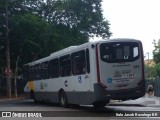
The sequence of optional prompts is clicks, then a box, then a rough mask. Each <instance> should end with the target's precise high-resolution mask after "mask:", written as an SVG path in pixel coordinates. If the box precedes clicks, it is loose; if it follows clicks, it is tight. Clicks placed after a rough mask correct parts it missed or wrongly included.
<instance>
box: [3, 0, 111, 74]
mask: <svg viewBox="0 0 160 120" xmlns="http://www.w3.org/2000/svg"><path fill="white" fill-rule="evenodd" d="M101 2H102V0H9V1H8V13H9V14H8V16H9V17H8V21H9V39H10V44H11V46H10V49H11V50H10V51H11V54H10V57H11V68H12V70H13V72H14V73H15V75H16V71H17V73H18V74H21V71H22V66H23V65H24V64H26V63H28V62H31V61H33V60H36V59H40V58H42V57H45V56H48V55H50V54H51V53H52V52H55V51H57V50H60V49H63V48H65V47H68V46H72V45H79V44H82V43H85V42H87V41H88V40H89V37H93V36H99V37H103V38H108V37H110V36H111V32H110V30H109V22H108V21H107V20H105V19H104V18H103V14H102V8H101ZM4 14H5V2H4V1H3V0H2V1H0V44H1V46H2V48H3V46H4V45H5V43H4V41H5V34H6V28H5V17H4ZM1 46H0V48H1ZM1 56H2V57H1ZM3 56H4V49H0V57H1V58H3ZM0 62H2V63H4V60H3V59H0ZM3 65H4V64H1V65H0V68H1V71H0V72H2V69H3V68H4V66H3ZM17 68H18V69H17Z"/></svg>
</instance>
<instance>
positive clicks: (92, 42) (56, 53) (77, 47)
mask: <svg viewBox="0 0 160 120" xmlns="http://www.w3.org/2000/svg"><path fill="white" fill-rule="evenodd" d="M104 41H107V42H123V41H128V42H133V41H137V42H138V41H139V40H136V39H130V38H116V39H101V40H98V41H89V42H87V43H84V44H81V45H78V46H70V47H67V48H64V49H62V50H59V51H57V52H54V53H51V54H50V56H47V57H44V58H42V59H39V60H36V61H33V62H30V63H27V64H25V65H29V66H30V65H35V64H39V63H41V62H44V61H48V60H50V59H52V58H54V57H56V56H60V55H63V54H65V53H67V52H68V53H69V52H72V51H75V50H77V49H80V48H85V47H87V46H89V45H91V44H94V45H95V44H97V43H99V42H104ZM25 65H24V66H25Z"/></svg>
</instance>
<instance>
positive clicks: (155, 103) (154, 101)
mask: <svg viewBox="0 0 160 120" xmlns="http://www.w3.org/2000/svg"><path fill="white" fill-rule="evenodd" d="M108 106H143V107H160V97H155V96H150V97H148V96H147V95H145V96H144V97H141V98H138V99H135V100H127V101H117V100H116V101H115V100H112V101H111V102H110V103H109V104H108Z"/></svg>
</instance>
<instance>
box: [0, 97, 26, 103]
mask: <svg viewBox="0 0 160 120" xmlns="http://www.w3.org/2000/svg"><path fill="white" fill-rule="evenodd" d="M24 99H26V97H18V98H2V99H0V103H1V102H7V101H16V100H24Z"/></svg>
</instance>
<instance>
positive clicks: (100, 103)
mask: <svg viewBox="0 0 160 120" xmlns="http://www.w3.org/2000/svg"><path fill="white" fill-rule="evenodd" d="M108 103H109V101H98V102H94V103H93V106H94V107H96V108H97V107H105V106H106V105H107V104H108Z"/></svg>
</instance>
